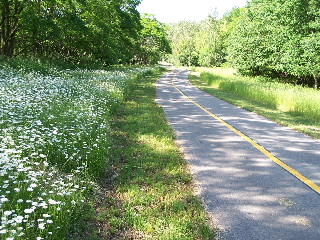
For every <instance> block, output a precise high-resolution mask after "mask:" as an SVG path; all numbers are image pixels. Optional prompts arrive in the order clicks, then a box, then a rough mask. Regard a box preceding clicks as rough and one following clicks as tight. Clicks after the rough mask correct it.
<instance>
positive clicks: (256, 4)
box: [228, 0, 320, 87]
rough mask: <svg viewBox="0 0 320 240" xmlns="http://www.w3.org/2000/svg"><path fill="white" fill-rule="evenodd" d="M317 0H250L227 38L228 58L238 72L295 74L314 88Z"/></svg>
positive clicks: (315, 77)
mask: <svg viewBox="0 0 320 240" xmlns="http://www.w3.org/2000/svg"><path fill="white" fill-rule="evenodd" d="M319 4H320V3H319V1H305V0H290V1H288V0H274V1H263V2H262V1H259V0H253V1H251V2H250V3H249V5H248V6H247V7H246V8H245V9H244V10H243V11H242V14H241V17H240V18H239V19H238V20H237V21H236V26H235V27H234V30H233V31H232V33H231V36H230V38H229V51H228V52H229V60H230V63H231V64H232V66H234V67H236V68H237V69H238V70H239V71H240V72H241V73H245V74H251V75H267V76H282V77H295V78H297V79H299V82H300V83H303V84H307V85H314V86H315V87H317V85H318V84H317V79H318V78H319V70H320V69H319V63H320V62H319V60H320V59H319V54H320V48H319V41H320V35H319V28H320V23H319V17H320V15H319Z"/></svg>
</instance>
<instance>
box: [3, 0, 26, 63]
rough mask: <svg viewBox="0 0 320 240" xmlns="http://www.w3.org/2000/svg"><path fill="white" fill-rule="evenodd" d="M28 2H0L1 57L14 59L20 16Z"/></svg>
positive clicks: (12, 0) (5, 0)
mask: <svg viewBox="0 0 320 240" xmlns="http://www.w3.org/2000/svg"><path fill="white" fill-rule="evenodd" d="M25 3H26V1H21V0H20V1H19V0H1V2H0V55H3V56H4V57H12V56H13V53H14V45H15V40H16V34H17V32H18V30H19V21H20V15H21V13H22V11H23V10H24V8H25Z"/></svg>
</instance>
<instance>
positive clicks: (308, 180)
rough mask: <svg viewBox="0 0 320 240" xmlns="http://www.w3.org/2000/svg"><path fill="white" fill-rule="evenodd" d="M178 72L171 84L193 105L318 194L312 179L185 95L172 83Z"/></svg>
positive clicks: (319, 191)
mask: <svg viewBox="0 0 320 240" xmlns="http://www.w3.org/2000/svg"><path fill="white" fill-rule="evenodd" d="M178 73H180V72H177V73H176V74H175V75H174V77H173V78H172V85H173V87H174V88H175V89H177V90H178V91H179V92H180V93H181V94H182V95H183V96H185V97H186V98H187V99H188V100H189V101H191V102H192V103H194V104H195V105H197V106H198V107H200V108H201V109H202V110H203V111H205V112H206V113H208V114H209V115H210V116H212V117H214V118H215V119H216V120H218V121H219V122H221V123H222V124H224V125H225V126H227V127H228V128H229V129H231V130H232V131H233V132H235V133H236V134H238V135H239V136H241V137H242V138H243V139H245V140H246V141H247V142H249V143H250V144H251V145H252V146H254V147H255V148H256V149H258V150H259V151H260V152H262V153H263V154H264V155H266V156H267V157H268V158H270V159H271V160H272V161H273V162H275V163H276V164H278V165H279V166H280V167H282V168H283V169H285V170H286V171H288V172H289V173H291V174H292V175H293V176H295V177H296V178H298V179H299V180H300V181H302V182H303V183H304V184H306V185H307V186H309V187H310V188H311V189H312V190H314V191H315V192H317V193H318V194H320V187H319V186H318V185H317V184H315V183H314V182H313V181H311V180H310V179H308V178H307V177H305V176H303V175H302V174H301V173H299V172H298V171H297V170H295V169H293V168H292V167H290V166H288V165H287V164H285V163H284V162H282V161H281V160H280V159H279V158H277V157H275V156H274V155H273V154H272V153H271V152H269V151H268V150H267V149H265V148H264V147H262V146H261V145H259V144H258V143H257V142H255V141H254V140H253V139H252V138H250V137H249V136H247V135H245V134H244V133H242V132H241V131H239V130H238V129H236V128H235V127H233V126H232V125H230V124H229V123H227V122H226V121H224V120H222V119H221V118H220V117H218V116H217V115H215V114H214V113H212V112H210V111H209V110H208V109H206V108H205V107H203V106H202V105H200V104H199V103H197V102H195V101H194V100H192V99H191V98H190V97H189V96H187V95H186V94H185V93H184V92H182V91H181V90H180V89H179V88H178V87H177V86H176V85H175V83H174V80H175V79H176V76H177V74H178Z"/></svg>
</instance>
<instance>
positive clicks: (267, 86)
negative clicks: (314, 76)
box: [189, 68, 320, 139]
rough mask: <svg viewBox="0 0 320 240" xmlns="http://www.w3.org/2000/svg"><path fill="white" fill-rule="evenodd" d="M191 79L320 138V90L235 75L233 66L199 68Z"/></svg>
mask: <svg viewBox="0 0 320 240" xmlns="http://www.w3.org/2000/svg"><path fill="white" fill-rule="evenodd" d="M192 70H196V71H199V72H200V74H199V73H196V72H193V73H192V74H191V75H190V77H189V78H190V81H191V83H192V84H194V85H195V86H197V87H198V88H200V89H202V90H204V91H206V92H208V93H210V94H212V95H214V96H216V97H218V98H220V99H222V100H225V101H227V102H229V103H232V104H234V105H237V106H240V107H242V108H244V109H247V110H249V111H253V112H255V113H257V114H259V115H262V116H265V117H267V118H269V119H272V120H274V121H276V122H278V123H279V124H282V125H285V126H289V127H291V128H293V129H295V130H298V131H301V132H303V133H306V134H308V135H310V136H313V137H315V138H318V139H319V138H320V92H319V91H318V90H315V89H310V88H306V87H302V86H293V85H291V84H285V83H279V82H276V81H275V80H274V79H266V78H253V77H244V76H237V75H235V70H233V69H231V68H212V69H208V68H197V69H192Z"/></svg>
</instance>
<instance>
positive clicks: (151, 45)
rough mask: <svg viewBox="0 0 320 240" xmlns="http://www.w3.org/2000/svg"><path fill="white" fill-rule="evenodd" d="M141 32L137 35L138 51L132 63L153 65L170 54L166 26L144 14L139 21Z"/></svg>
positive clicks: (151, 16) (152, 16)
mask: <svg viewBox="0 0 320 240" xmlns="http://www.w3.org/2000/svg"><path fill="white" fill-rule="evenodd" d="M141 24H142V27H143V28H142V30H141V31H140V33H139V45H140V46H141V48H140V49H137V50H138V51H136V53H135V59H134V61H135V62H136V63H142V64H149V63H151V64H154V63H157V62H158V61H160V60H161V59H163V58H164V57H165V55H166V54H169V53H171V46H170V42H169V40H168V37H167V32H166V26H165V25H164V24H162V23H160V22H159V21H158V20H157V19H155V17H154V15H150V14H145V15H144V16H142V19H141Z"/></svg>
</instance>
